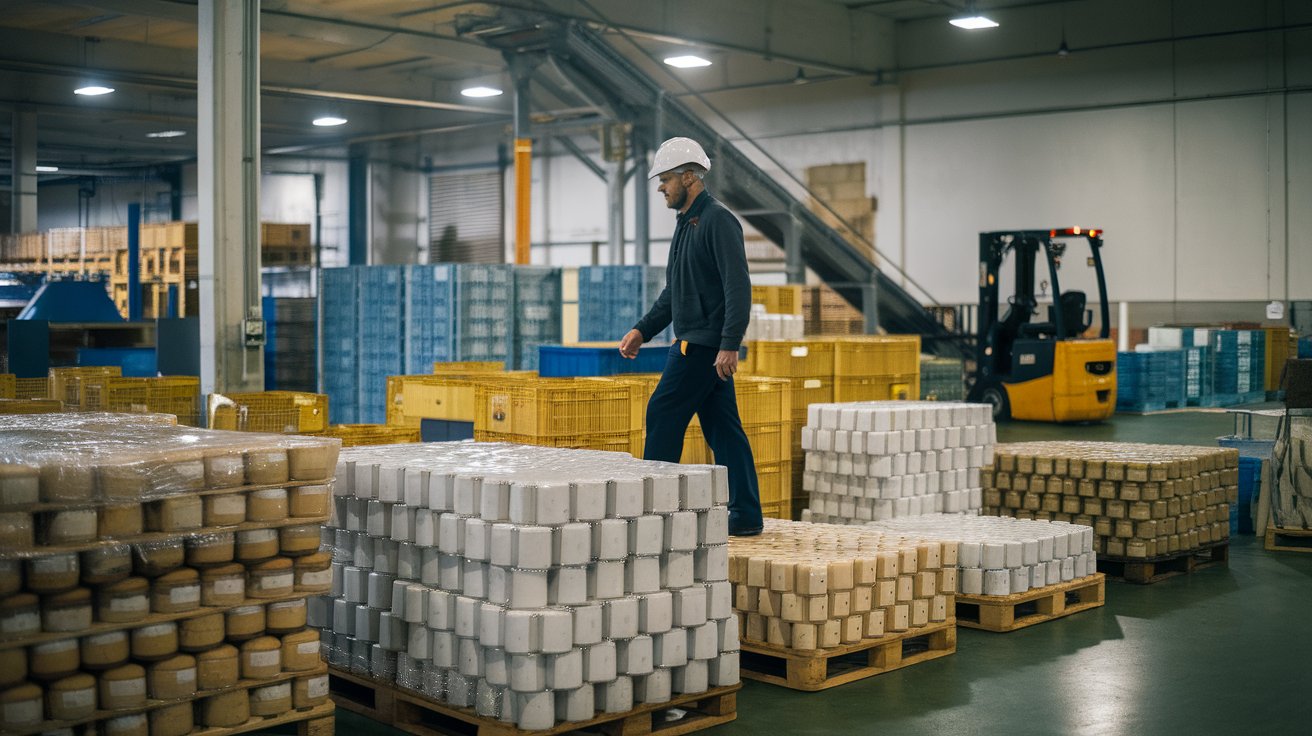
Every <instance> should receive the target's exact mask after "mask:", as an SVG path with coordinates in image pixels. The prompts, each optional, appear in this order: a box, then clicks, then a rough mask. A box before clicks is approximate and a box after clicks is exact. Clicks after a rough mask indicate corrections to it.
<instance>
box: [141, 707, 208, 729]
mask: <svg viewBox="0 0 1312 736" xmlns="http://www.w3.org/2000/svg"><path fill="white" fill-rule="evenodd" d="M147 717H148V718H149V719H150V736H186V734H189V733H191V731H192V729H193V728H195V725H196V724H195V722H194V721H193V720H192V712H191V702H190V701H188V702H186V703H177V704H175V705H166V706H164V707H163V708H157V709H155V710H152V711H151V712H150V713H149V715H148V716H147Z"/></svg>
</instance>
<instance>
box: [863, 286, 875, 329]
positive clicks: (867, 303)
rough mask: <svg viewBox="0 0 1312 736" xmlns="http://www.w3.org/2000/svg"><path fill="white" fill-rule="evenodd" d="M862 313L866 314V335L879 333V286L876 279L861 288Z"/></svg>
mask: <svg viewBox="0 0 1312 736" xmlns="http://www.w3.org/2000/svg"><path fill="white" fill-rule="evenodd" d="M861 311H862V312H864V313H865V318H866V334H867V335H874V334H877V333H878V332H879V285H878V284H877V283H875V280H874V278H871V279H870V282H869V283H867V284H864V285H862V287H861Z"/></svg>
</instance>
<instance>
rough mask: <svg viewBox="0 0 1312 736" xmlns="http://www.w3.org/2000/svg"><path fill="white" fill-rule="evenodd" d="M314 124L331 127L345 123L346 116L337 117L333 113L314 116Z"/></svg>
mask: <svg viewBox="0 0 1312 736" xmlns="http://www.w3.org/2000/svg"><path fill="white" fill-rule="evenodd" d="M313 122H314V124H315V125H317V126H319V127H320V128H331V127H333V126H336V125H346V118H339V117H335V116H333V115H325V116H323V117H321V118H315V119H314V121H313Z"/></svg>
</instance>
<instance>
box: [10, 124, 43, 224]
mask: <svg viewBox="0 0 1312 736" xmlns="http://www.w3.org/2000/svg"><path fill="white" fill-rule="evenodd" d="M12 138H13V153H12V155H11V157H10V159H9V160H10V163H11V165H12V166H11V169H12V171H13V174H12V178H11V179H10V181H12V182H13V185H12V186H13V190H12V192H13V194H12V196H11V203H10V213H11V218H10V223H11V224H12V225H13V232H15V233H32V232H36V229H37V227H36V111H35V110H18V111H16V112H15V113H14V116H13V136H12Z"/></svg>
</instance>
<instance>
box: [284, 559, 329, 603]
mask: <svg viewBox="0 0 1312 736" xmlns="http://www.w3.org/2000/svg"><path fill="white" fill-rule="evenodd" d="M332 565H333V556H332V553H329V552H316V553H315V554H312V555H306V556H304V557H298V558H296V561H295V563H294V565H293V567H294V571H295V573H296V592H298V593H327V592H329V591H330V590H332V587H333V570H332Z"/></svg>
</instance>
